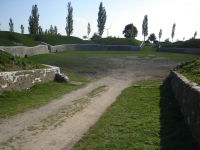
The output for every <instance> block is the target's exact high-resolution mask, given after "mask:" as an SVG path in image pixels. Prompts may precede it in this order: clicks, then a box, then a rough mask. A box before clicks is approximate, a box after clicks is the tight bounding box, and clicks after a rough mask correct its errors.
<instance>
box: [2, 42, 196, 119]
mask: <svg viewBox="0 0 200 150" xmlns="http://www.w3.org/2000/svg"><path fill="white" fill-rule="evenodd" d="M152 54H153V55H155V56H149V55H152ZM126 56H139V57H140V58H143V57H152V58H154V57H158V56H160V57H168V58H170V59H169V60H164V61H179V62H180V61H187V60H193V59H196V58H199V55H191V54H176V53H166V52H157V51H156V48H152V46H144V48H143V49H142V50H141V51H66V52H60V53H55V54H41V55H35V56H31V57H28V58H24V59H25V60H27V61H29V60H32V61H35V62H38V63H41V64H48V65H52V66H58V67H60V69H61V72H62V73H64V74H66V75H67V76H68V77H69V79H70V80H71V81H78V82H83V83H84V84H83V85H82V86H73V85H70V84H64V83H56V82H50V83H45V84H38V85H35V86H34V87H31V88H30V89H28V90H22V91H8V92H6V93H3V94H1V95H0V117H1V118H2V117H6V116H11V115H14V114H16V113H19V112H24V111H27V110H29V109H32V108H37V107H40V106H42V105H45V104H46V103H48V102H50V101H51V100H53V99H55V98H58V97H60V96H62V95H64V94H65V93H69V92H71V91H73V90H75V89H78V88H80V87H83V86H84V85H85V84H87V83H88V82H90V81H91V80H93V79H96V78H99V77H102V76H103V75H105V74H106V72H107V70H108V69H110V68H112V69H115V68H119V66H116V65H113V64H111V63H110V62H111V61H110V60H109V59H110V58H112V57H118V58H125V57H126Z"/></svg>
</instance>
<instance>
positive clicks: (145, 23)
mask: <svg viewBox="0 0 200 150" xmlns="http://www.w3.org/2000/svg"><path fill="white" fill-rule="evenodd" d="M142 35H144V41H145V37H146V36H147V35H148V16H147V15H145V16H144V20H143V23H142Z"/></svg>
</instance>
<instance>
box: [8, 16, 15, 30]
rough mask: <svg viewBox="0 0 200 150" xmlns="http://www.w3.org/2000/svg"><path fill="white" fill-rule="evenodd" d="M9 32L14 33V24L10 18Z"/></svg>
mask: <svg viewBox="0 0 200 150" xmlns="http://www.w3.org/2000/svg"><path fill="white" fill-rule="evenodd" d="M9 30H10V32H14V23H13V21H12V18H10V22H9Z"/></svg>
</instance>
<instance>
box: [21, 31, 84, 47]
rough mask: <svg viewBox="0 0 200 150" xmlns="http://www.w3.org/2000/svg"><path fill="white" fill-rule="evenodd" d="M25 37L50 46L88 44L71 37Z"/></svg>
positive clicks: (33, 35) (37, 35)
mask: <svg viewBox="0 0 200 150" xmlns="http://www.w3.org/2000/svg"><path fill="white" fill-rule="evenodd" d="M25 36H27V37H29V38H31V39H32V40H34V41H43V42H45V43H48V44H50V45H61V44H88V42H86V41H84V40H82V39H80V38H78V37H73V36H59V35H41V34H26V35H25Z"/></svg>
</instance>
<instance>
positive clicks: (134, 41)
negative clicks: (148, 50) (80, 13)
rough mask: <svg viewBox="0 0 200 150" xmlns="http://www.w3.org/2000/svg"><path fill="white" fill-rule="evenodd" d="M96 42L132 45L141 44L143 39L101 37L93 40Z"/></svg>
mask: <svg viewBox="0 0 200 150" xmlns="http://www.w3.org/2000/svg"><path fill="white" fill-rule="evenodd" d="M93 42H94V43H96V44H104V45H131V46H140V44H141V43H142V41H139V40H137V39H130V38H100V39H95V40H93Z"/></svg>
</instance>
